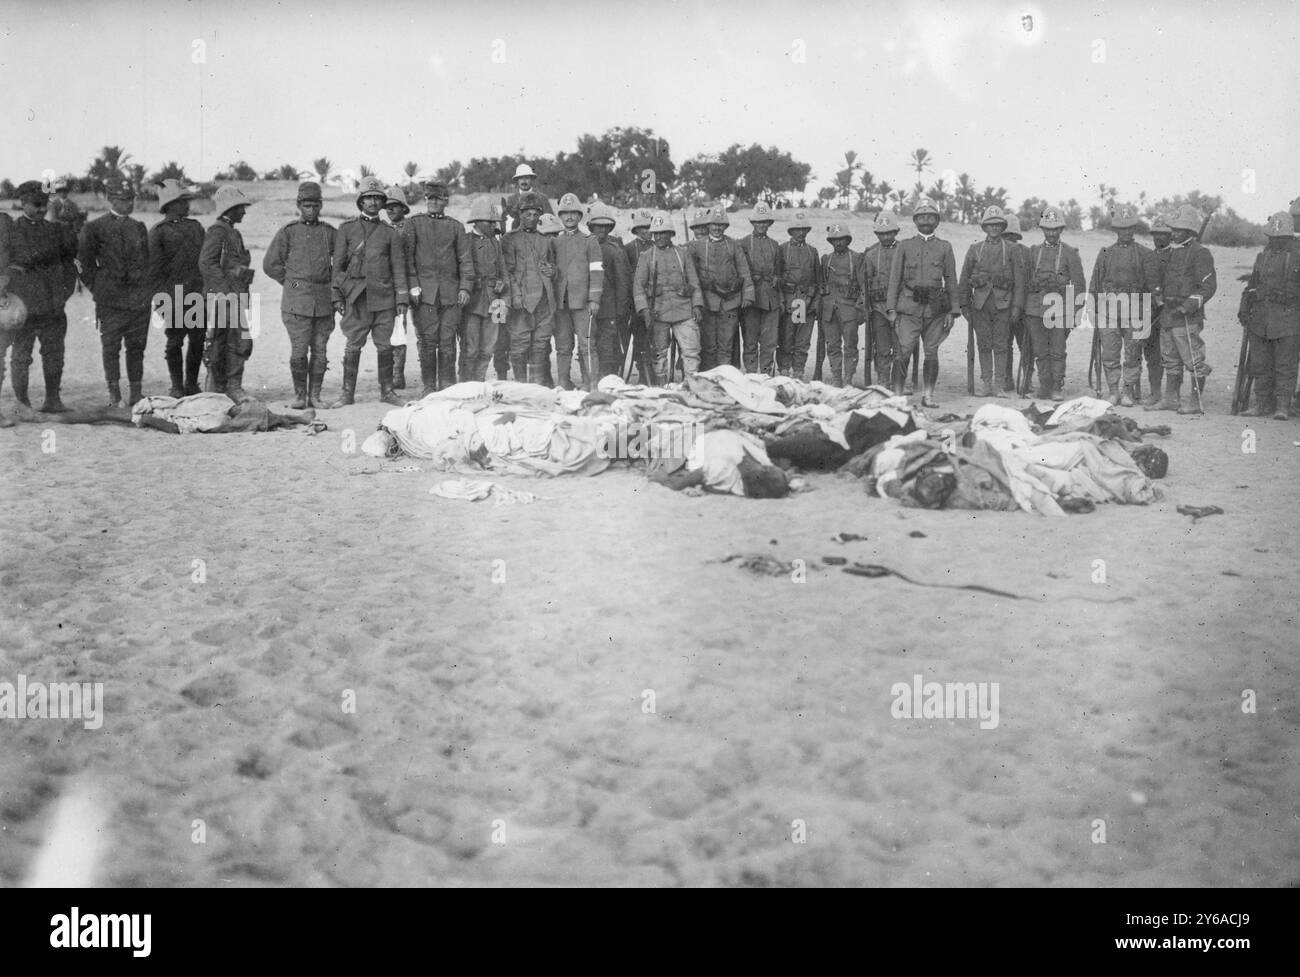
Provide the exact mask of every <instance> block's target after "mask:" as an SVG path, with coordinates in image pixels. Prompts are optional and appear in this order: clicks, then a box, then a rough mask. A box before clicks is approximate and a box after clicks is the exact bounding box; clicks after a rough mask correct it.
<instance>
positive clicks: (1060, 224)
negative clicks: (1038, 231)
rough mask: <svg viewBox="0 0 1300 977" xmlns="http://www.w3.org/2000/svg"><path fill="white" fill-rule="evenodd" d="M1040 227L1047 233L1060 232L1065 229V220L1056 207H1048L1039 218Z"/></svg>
mask: <svg viewBox="0 0 1300 977" xmlns="http://www.w3.org/2000/svg"><path fill="white" fill-rule="evenodd" d="M1038 226H1039V227H1041V228H1042V229H1043V230H1045V231H1059V230H1062V229H1064V227H1065V218H1064V217H1062V216H1061V212H1060V211H1059V210H1057V209H1056V208H1055V207H1048V208H1047V209H1046V210H1044V211H1043V213H1042V216H1040V217H1039V218H1038Z"/></svg>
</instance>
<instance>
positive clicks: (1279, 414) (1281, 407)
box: [1273, 390, 1291, 421]
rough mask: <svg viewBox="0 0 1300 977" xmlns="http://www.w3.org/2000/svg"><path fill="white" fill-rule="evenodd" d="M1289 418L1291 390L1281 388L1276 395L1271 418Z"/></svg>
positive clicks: (1277, 419)
mask: <svg viewBox="0 0 1300 977" xmlns="http://www.w3.org/2000/svg"><path fill="white" fill-rule="evenodd" d="M1290 419H1291V391H1290V390H1283V391H1282V392H1281V393H1279V394H1278V395H1277V409H1276V410H1275V411H1273V420H1275V421H1286V420H1290Z"/></svg>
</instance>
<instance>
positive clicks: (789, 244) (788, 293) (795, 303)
mask: <svg viewBox="0 0 1300 977" xmlns="http://www.w3.org/2000/svg"><path fill="white" fill-rule="evenodd" d="M820 284H821V262H820V260H819V259H818V256H817V249H816V248H814V247H813V246H812V245H811V244H809V243H808V242H807V241H804V242H803V243H802V244H798V243H796V242H794V241H785V242H783V243H782V244H781V325H780V332H779V334H778V336H777V347H776V367H777V371H778V372H779V373H780V374H781V375H783V376H794V377H798V378H799V379H803V371H804V367H805V366H806V364H807V362H808V347H809V346H810V345H811V342H812V330H813V322H815V321H816V319H817V305H818V295H819V286H820Z"/></svg>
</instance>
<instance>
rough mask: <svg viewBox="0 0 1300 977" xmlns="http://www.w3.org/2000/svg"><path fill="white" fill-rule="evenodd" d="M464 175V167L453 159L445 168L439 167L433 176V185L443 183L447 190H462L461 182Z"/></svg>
mask: <svg viewBox="0 0 1300 977" xmlns="http://www.w3.org/2000/svg"><path fill="white" fill-rule="evenodd" d="M464 174H465V166H464V164H462V163H461V161H460V160H458V159H454V160H452V161H451V162H450V163H448V164H447V165H446V166H440V167H439V168H438V172H436V173H434V174H433V179H434V182H435V183H445V184H446V185H447V189H448V190H460V189H462V181H463V178H464Z"/></svg>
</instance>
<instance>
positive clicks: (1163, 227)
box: [1151, 214, 1174, 235]
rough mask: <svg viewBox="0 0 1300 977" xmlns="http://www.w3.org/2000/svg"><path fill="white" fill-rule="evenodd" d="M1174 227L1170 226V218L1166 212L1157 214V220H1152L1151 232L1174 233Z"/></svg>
mask: <svg viewBox="0 0 1300 977" xmlns="http://www.w3.org/2000/svg"><path fill="white" fill-rule="evenodd" d="M1173 230H1174V229H1173V228H1172V227H1170V226H1169V218H1168V217H1166V216H1165V215H1164V214H1157V215H1156V218H1155V220H1153V221H1152V222H1151V233H1152V234H1153V235H1154V234H1172V233H1173Z"/></svg>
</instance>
